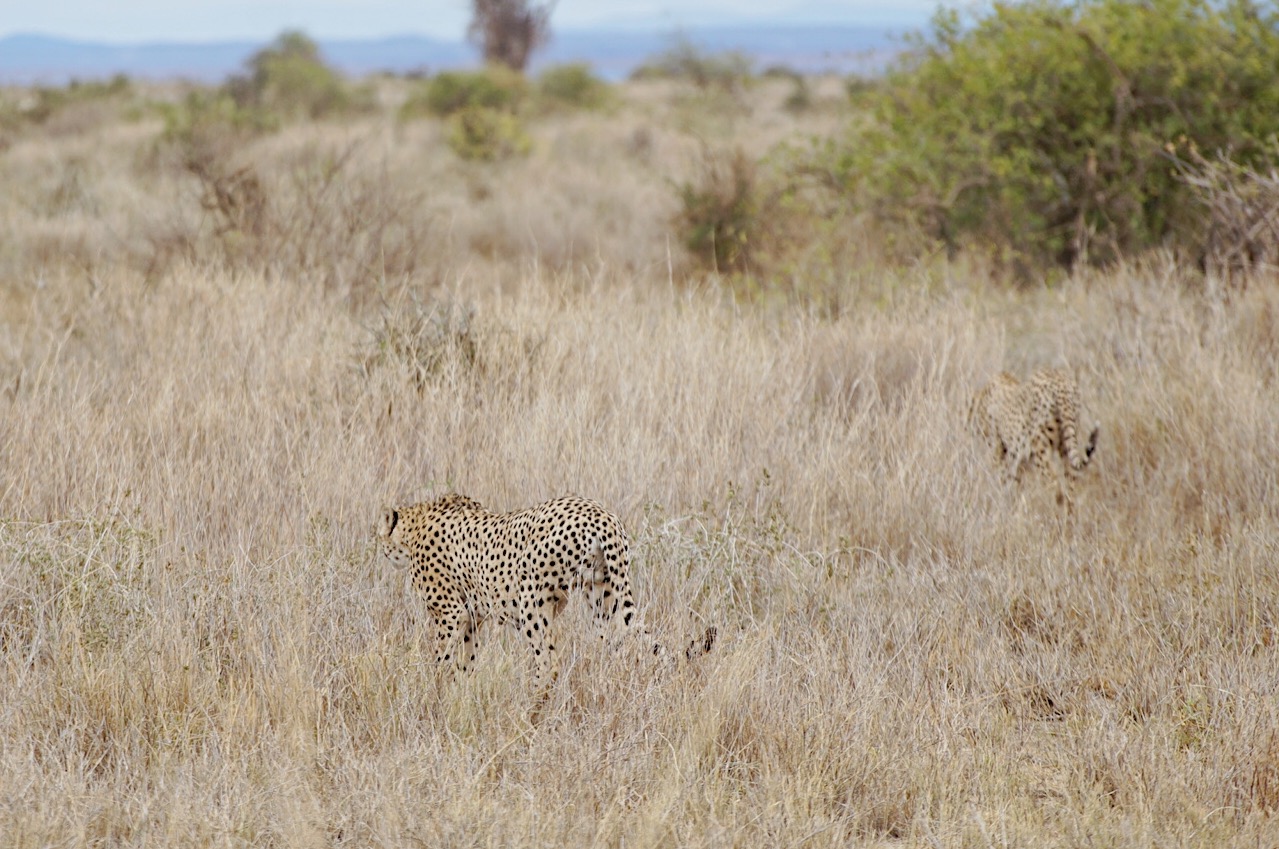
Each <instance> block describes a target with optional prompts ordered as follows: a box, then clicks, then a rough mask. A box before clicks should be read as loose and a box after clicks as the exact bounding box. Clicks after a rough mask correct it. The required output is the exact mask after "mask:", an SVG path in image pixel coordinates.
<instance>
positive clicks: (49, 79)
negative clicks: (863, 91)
mask: <svg viewBox="0 0 1279 849" xmlns="http://www.w3.org/2000/svg"><path fill="white" fill-rule="evenodd" d="M677 38H680V39H686V40H687V41H689V42H691V43H693V44H695V45H696V46H697V47H699V48H700V49H703V50H707V51H722V50H737V51H741V52H742V53H745V54H747V55H749V56H751V57H753V58H754V59H755V61H756V64H757V67H759V68H761V69H762V68H767V67H769V66H770V65H785V66H787V67H790V68H794V69H796V70H800V71H805V72H816V71H827V70H829V71H837V72H840V73H850V72H862V73H871V72H874V71H876V70H879V69H880V68H882V67H883V65H884V63H885V61H886V60H887V59H888V58H889V57H890V56H892V55H893V54H894V53H895V52H896V51H897V50H898V49H900V41H899V39H898V38H897V34H896V33H894V32H893V31H891V30H888V29H885V28H880V27H855V26H829V27H823V26H798V27H793V28H767V29H766V28H752V27H733V28H707V29H696V30H689V31H683V32H680V33H678V34H677V33H664V34H663V33H653V32H614V31H606V30H579V31H565V32H558V33H555V36H554V39H553V40H552V41H551V43H550V44H549V45H548V46H547V47H546V48H545V49H544V50H542V51H541V52H540V53H538V54H536V56H535V60H534V63H533V64H534V70H536V68H537V67H539V66H545V65H548V64H558V63H562V62H587V63H589V64H590V65H591V66H592V67H593V68H594V69H595V71H596V73H598V74H600V75H601V76H604V77H607V78H609V79H621V78H623V77H625V76H626V75H627V74H629V73H630V72H631V71H632V70H634V69H635V68H636V67H637V66H638V65H640V64H642V63H643V62H644V61H646V60H647V59H650V58H652V57H653V56H655V55H657V54H659V53H661V52H663V51H665V50H668V49H670V48H671V46H672V45H673V44H675V43H676V39H677ZM319 43H320V50H321V52H322V53H323V55H324V57H325V59H326V61H328V62H330V63H331V64H333V65H334V66H336V67H337V68H339V69H341V70H342V71H343V72H344V73H347V74H350V75H353V76H362V75H365V74H370V73H376V72H379V71H391V72H394V73H406V72H410V71H427V72H435V71H438V70H441V69H445V68H459V67H468V66H474V65H476V64H477V62H478V51H477V50H476V48H475V47H474V46H473V45H470V44H468V43H466V42H461V41H457V42H451V41H440V40H435V39H431V38H426V37H424V36H412V35H406V36H397V37H394V38H384V39H377V40H369V41H338V40H328V41H326V40H320V42H319ZM263 46H264V43H261V42H248V41H225V42H209V43H190V44H182V43H163V42H161V43H148V44H132V45H118V44H100V43H94V42H86V41H72V40H68V39H62V38H56V37H52V36H44V35H10V36H6V37H4V38H0V83H7V84H20V85H27V84H33V83H42V84H46V85H61V84H64V83H66V82H67V81H69V80H72V79H78V80H94V79H105V78H108V77H111V76H113V75H115V74H126V75H128V76H130V77H136V78H142V79H153V80H161V79H179V78H180V79H188V80H194V81H203V82H217V81H221V80H223V79H225V78H226V77H228V76H230V75H231V74H234V73H236V72H238V71H241V70H243V68H244V64H245V61H246V60H247V59H248V58H249V57H250V56H251V55H253V53H254V52H256V51H257V50H260V49H261V48H262V47H263Z"/></svg>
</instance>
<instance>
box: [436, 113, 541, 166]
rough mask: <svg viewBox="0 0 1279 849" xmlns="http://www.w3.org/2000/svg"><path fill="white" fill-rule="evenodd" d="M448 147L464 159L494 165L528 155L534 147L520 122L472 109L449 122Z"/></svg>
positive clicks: (517, 119)
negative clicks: (492, 163)
mask: <svg viewBox="0 0 1279 849" xmlns="http://www.w3.org/2000/svg"><path fill="white" fill-rule="evenodd" d="M448 143H449V147H451V148H452V149H453V152H454V153H456V154H457V155H458V156H460V157H461V158H462V159H468V160H478V161H482V162H494V161H496V160H499V159H508V158H510V157H512V156H522V155H524V154H526V153H528V151H529V149H530V147H532V143H531V142H530V140H529V137H528V135H526V134H525V132H524V127H523V125H522V124H521V123H520V120H519V118H517V117H516V116H514V115H512V114H510V113H508V112H500V111H498V110H496V109H488V108H485V107H471V108H468V109H463V110H462V111H461V112H458V113H457V114H455V115H453V116H452V117H451V118H450V119H449V135H448Z"/></svg>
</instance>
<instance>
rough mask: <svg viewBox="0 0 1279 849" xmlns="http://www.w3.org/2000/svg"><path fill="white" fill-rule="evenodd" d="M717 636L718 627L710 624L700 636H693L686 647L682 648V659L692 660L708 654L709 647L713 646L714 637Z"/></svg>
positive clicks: (709, 651)
mask: <svg viewBox="0 0 1279 849" xmlns="http://www.w3.org/2000/svg"><path fill="white" fill-rule="evenodd" d="M717 636H719V629H718V628H716V627H715V626H714V625H711V626H710V627H709V628H707V629H706V631H705V632H704V633H703V634H702V635H701V636H700V637H694V638H693V640H692V642H690V643H689V644H688V648H686V649H684V659H685V660H692V659H693V658H696V657H701V656H702V655H706V654H710V653H711V649H712V648H713V647H714V646H715V638H716V637H717Z"/></svg>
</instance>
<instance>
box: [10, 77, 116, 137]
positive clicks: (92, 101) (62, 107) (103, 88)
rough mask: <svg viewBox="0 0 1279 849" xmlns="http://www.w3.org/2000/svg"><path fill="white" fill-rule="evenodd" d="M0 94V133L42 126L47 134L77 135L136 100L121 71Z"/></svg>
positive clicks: (109, 117)
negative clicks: (107, 76) (105, 76)
mask: <svg viewBox="0 0 1279 849" xmlns="http://www.w3.org/2000/svg"><path fill="white" fill-rule="evenodd" d="M9 94H10V95H11V96H4V95H0V133H5V132H8V133H17V132H19V131H21V130H23V129H25V128H28V127H42V128H44V130H45V131H46V132H47V133H50V134H54V135H58V134H80V133H83V132H86V131H88V130H90V129H92V128H93V127H97V126H101V125H102V124H103V123H105V122H107V121H109V120H111V119H112V118H116V117H118V116H119V115H121V114H122V113H123V112H124V108H123V107H125V106H126V104H129V103H136V98H135V92H134V89H133V84H132V83H131V82H130V81H129V78H128V77H127V76H125V75H124V74H116V75H115V76H114V77H112V78H111V79H110V80H107V81H106V82H99V81H89V82H80V81H78V80H72V81H71V82H70V83H69V84H67V85H66V86H65V87H56V86H37V87H35V88H34V89H31V90H30V91H25V92H23V91H20V90H13V91H11V92H10V93H9Z"/></svg>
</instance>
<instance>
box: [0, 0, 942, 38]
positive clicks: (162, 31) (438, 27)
mask: <svg viewBox="0 0 1279 849" xmlns="http://www.w3.org/2000/svg"><path fill="white" fill-rule="evenodd" d="M937 5H938V0H896V2H893V0H844V2H839V0H560V2H559V4H558V5H557V6H556V8H555V15H554V17H553V18H552V19H551V20H552V25H553V26H554V27H557V28H560V29H577V28H583V27H599V26H607V27H614V28H618V29H648V30H656V31H663V32H666V31H672V30H675V29H678V28H680V27H692V26H699V25H703V24H708V23H747V22H752V21H754V22H767V23H774V22H790V23H796V24H811V23H832V24H834V23H838V24H853V25H858V24H867V25H875V26H884V25H887V26H892V27H917V26H921V25H923V24H924V23H925V22H926V21H927V20H928V17H929V15H930V14H931V13H932V11H933V10H934V9H935V8H936V7H937ZM469 8H470V2H469V0H312V1H311V2H288V0H114V2H113V0H44V2H31V0H0V35H8V34H11V33H19V32H22V33H40V34H45V35H59V36H65V37H70V38H81V39H91V40H93V41H109V42H135V41H156V40H164V41H170V40H173V41H216V40H224V39H252V40H265V39H268V38H271V37H273V36H274V35H276V34H277V33H279V32H280V30H282V29H286V28H293V29H302V30H305V31H306V32H307V33H308V34H310V35H312V36H314V37H317V38H372V37H378V36H385V35H396V34H403V33H413V34H421V35H429V36H434V37H437V38H445V39H458V38H461V37H462V35H463V34H464V32H465V29H466V22H467V20H468V18H469Z"/></svg>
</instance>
